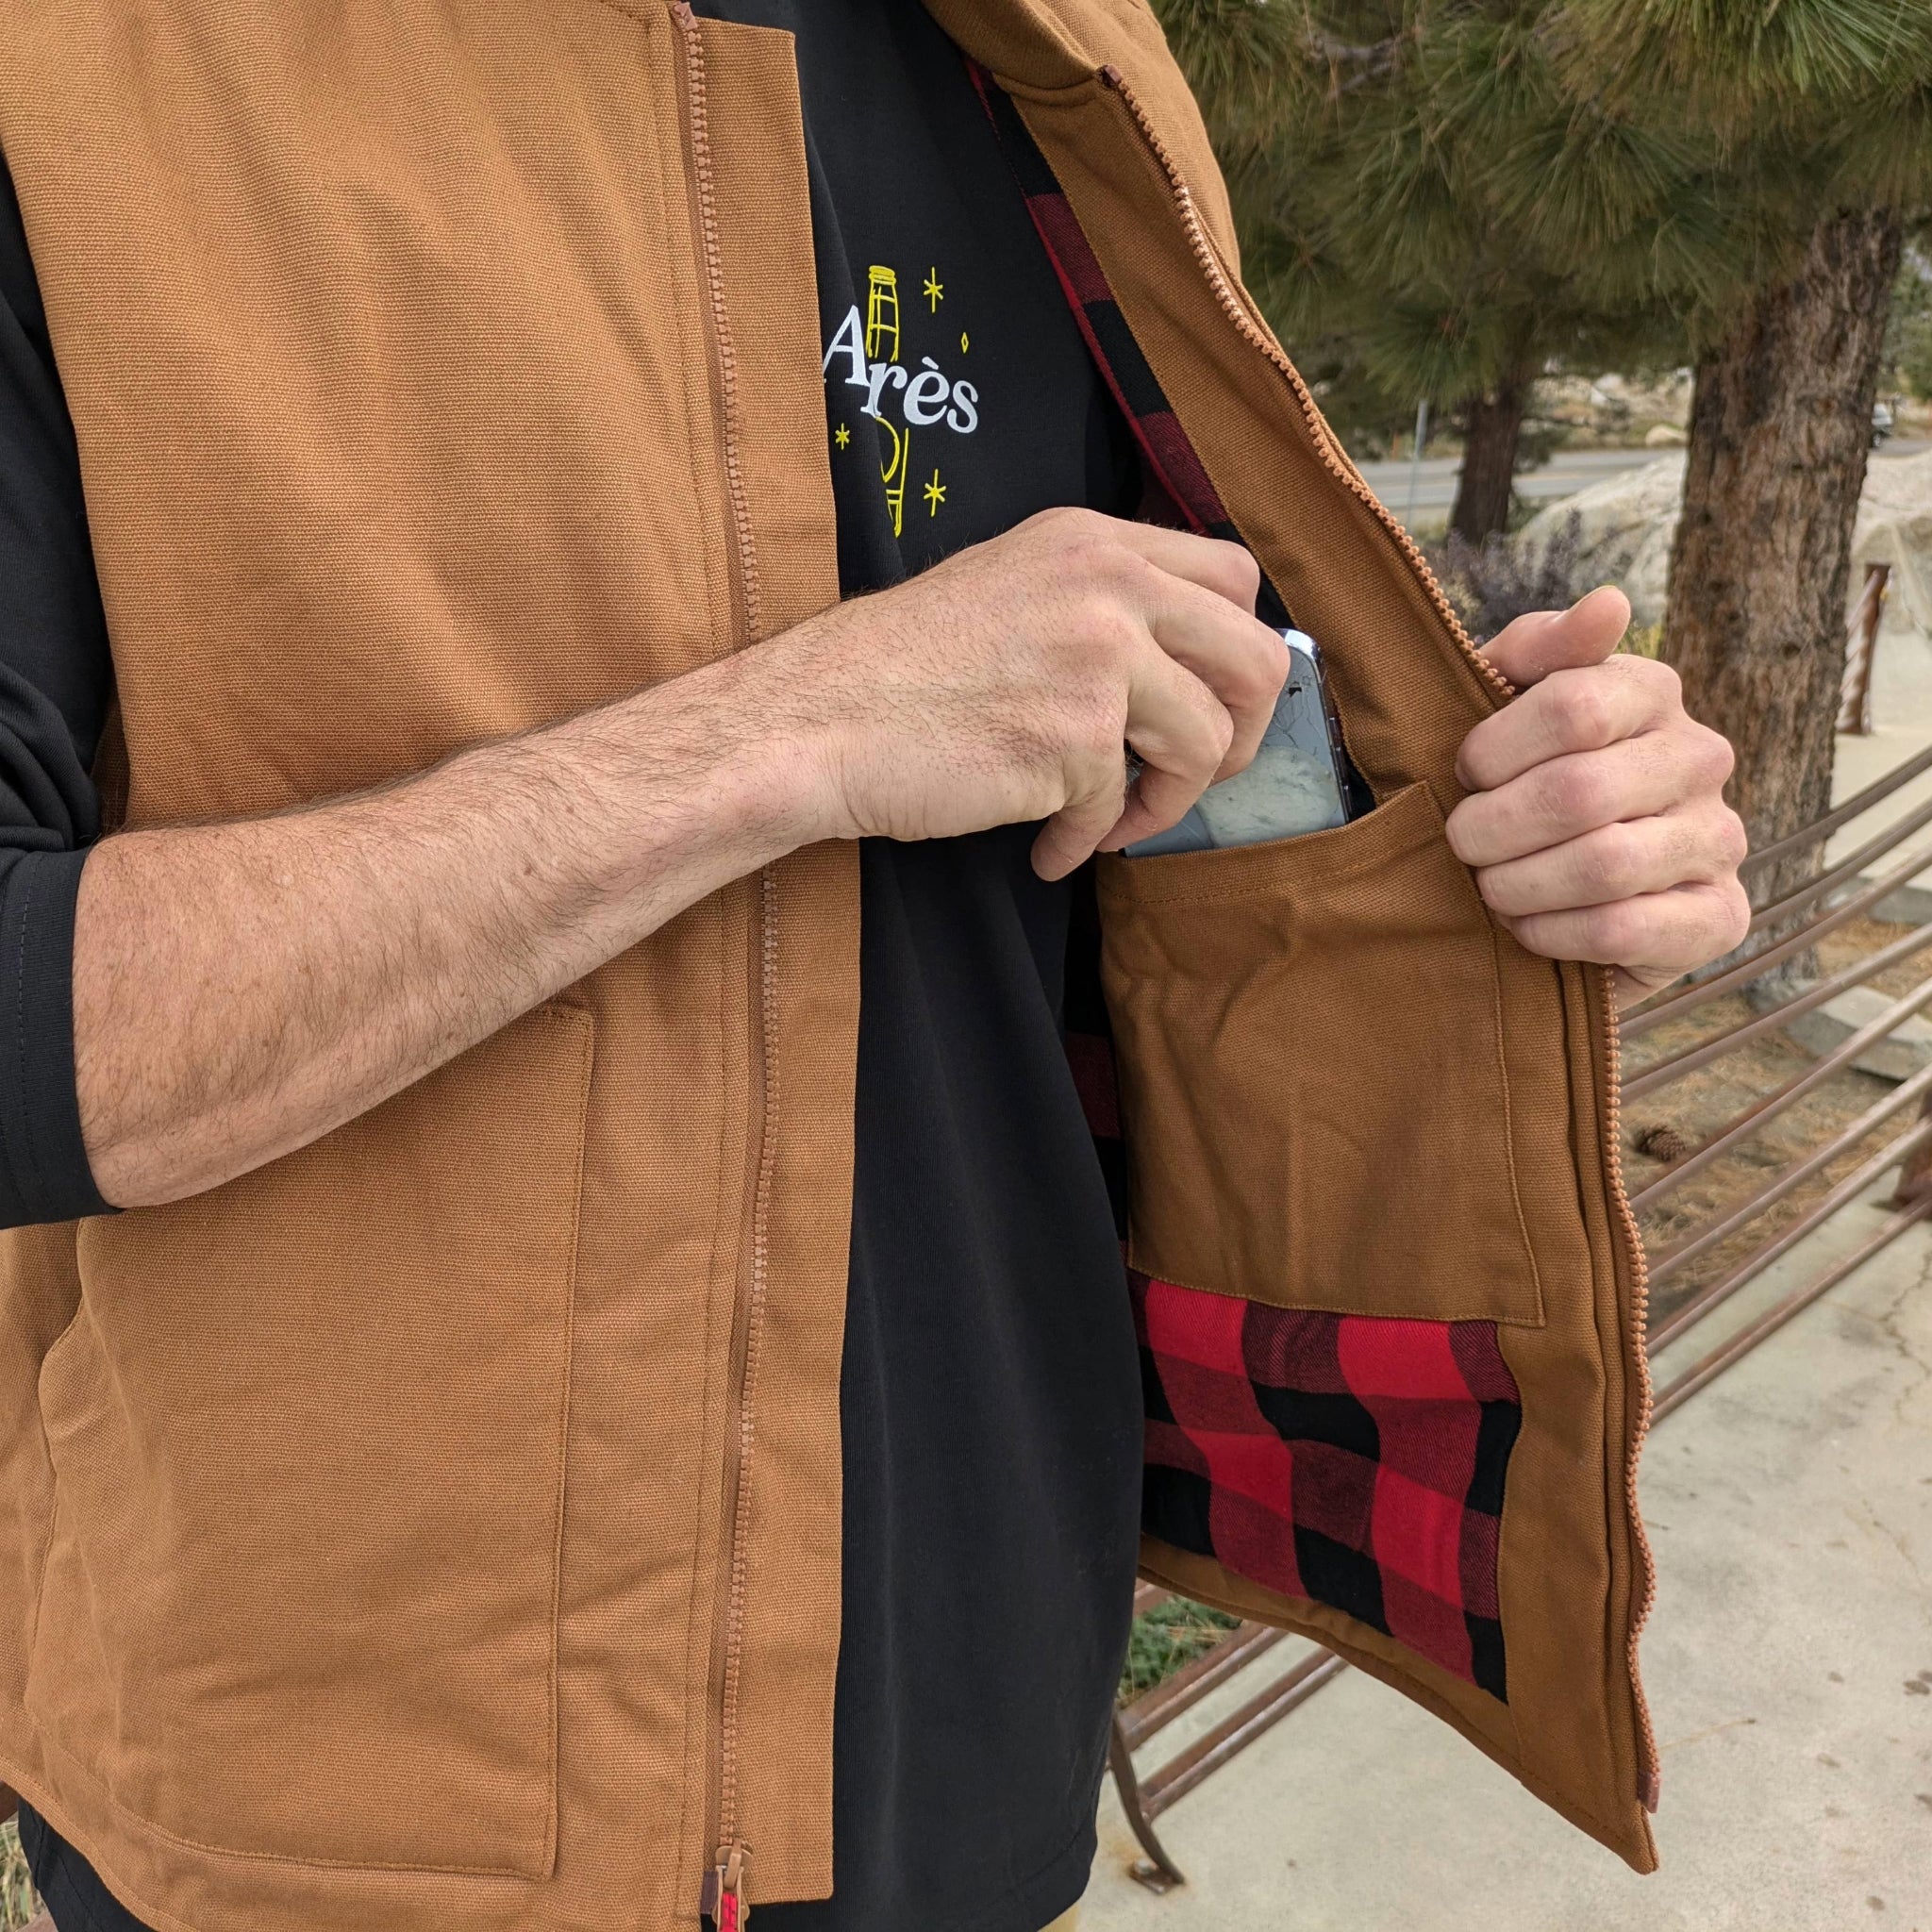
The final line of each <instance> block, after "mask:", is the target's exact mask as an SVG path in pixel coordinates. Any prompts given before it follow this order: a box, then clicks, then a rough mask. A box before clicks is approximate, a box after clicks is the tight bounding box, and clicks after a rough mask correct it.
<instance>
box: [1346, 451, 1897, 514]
mask: <svg viewBox="0 0 1932 1932" xmlns="http://www.w3.org/2000/svg"><path fill="white" fill-rule="evenodd" d="M1927 449H1932V442H1928V441H1925V440H1924V439H1923V438H1918V439H1914V438H1907V437H1899V438H1895V439H1894V440H1893V441H1890V442H1888V443H1887V444H1886V445H1885V446H1884V448H1883V449H1882V450H1880V451H1879V452H1878V454H1879V456H1880V457H1908V456H1921V455H1923V454H1924V452H1925V451H1926V450H1927ZM1662 454H1663V452H1662V451H1661V450H1655V449H1569V450H1558V451H1557V453H1556V455H1555V456H1553V457H1552V458H1550V460H1549V461H1548V462H1547V463H1545V464H1544V465H1543V466H1542V468H1541V469H1539V470H1525V471H1524V473H1523V474H1522V475H1520V476H1518V477H1517V479H1516V488H1517V490H1518V491H1519V492H1520V493H1521V494H1522V495H1524V496H1525V497H1527V498H1528V499H1529V501H1530V502H1532V503H1549V502H1553V501H1554V500H1555V499H1556V498H1557V497H1560V496H1574V495H1575V493H1576V492H1577V491H1579V490H1587V489H1588V488H1589V487H1590V486H1591V484H1592V483H1601V482H1602V481H1603V480H1604V478H1605V477H1606V476H1615V475H1619V474H1620V473H1622V472H1623V471H1624V470H1636V469H1641V468H1642V466H1643V465H1644V464H1645V463H1649V462H1654V461H1655V460H1656V459H1657V458H1658V457H1659V456H1661V455H1662ZM1461 467H1462V458H1460V457H1424V458H1423V461H1422V463H1421V465H1420V466H1419V468H1418V469H1417V471H1416V477H1415V503H1414V510H1415V514H1416V515H1417V516H1418V517H1420V518H1421V519H1422V521H1424V523H1426V522H1428V521H1430V514H1429V513H1430V512H1432V511H1441V512H1446V511H1447V510H1448V508H1449V506H1450V505H1451V504H1452V503H1454V502H1455V500H1456V477H1457V472H1458V471H1459V470H1460V469H1461ZM1409 472H1410V465H1409V463H1408V461H1407V459H1406V458H1398V459H1397V460H1396V461H1394V462H1380V463H1364V464H1363V465H1362V475H1364V476H1366V477H1367V478H1368V479H1369V483H1370V485H1371V487H1372V488H1373V489H1374V492H1375V494H1376V495H1377V496H1379V497H1380V498H1381V499H1382V501H1383V502H1384V503H1386V504H1387V505H1388V506H1389V507H1390V508H1391V509H1392V510H1393V511H1394V512H1395V513H1396V515H1397V516H1400V517H1407V513H1408V510H1409Z"/></svg>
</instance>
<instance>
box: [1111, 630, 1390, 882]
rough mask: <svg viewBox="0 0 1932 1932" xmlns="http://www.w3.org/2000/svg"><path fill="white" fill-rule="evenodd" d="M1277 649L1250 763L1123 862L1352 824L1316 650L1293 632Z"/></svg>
mask: <svg viewBox="0 0 1932 1932" xmlns="http://www.w3.org/2000/svg"><path fill="white" fill-rule="evenodd" d="M1281 641H1282V642H1283V644H1285V645H1286V646H1287V648H1288V680H1287V682H1286V683H1285V684H1283V686H1282V687H1281V695H1280V697H1279V698H1277V699H1276V700H1275V705H1274V717H1273V718H1271V719H1270V720H1269V722H1268V729H1267V730H1266V731H1265V732H1263V733H1262V734H1261V745H1260V749H1259V750H1258V751H1257V752H1256V754H1255V760H1254V763H1253V764H1251V765H1250V766H1249V767H1248V769H1247V770H1246V771H1245V772H1239V773H1237V774H1235V775H1234V776H1233V777H1232V778H1224V779H1223V780H1222V782H1221V783H1220V784H1219V785H1210V786H1209V787H1208V790H1207V791H1204V792H1202V794H1201V795H1200V797H1199V798H1198V799H1196V800H1195V801H1194V805H1193V808H1192V809H1191V810H1190V811H1189V813H1188V815H1187V817H1186V818H1184V819H1182V820H1181V822H1180V823H1179V824H1176V825H1170V826H1169V827H1168V828H1167V830H1166V831H1164V832H1157V833H1155V835H1154V836H1153V837H1152V838H1151V839H1141V840H1137V841H1135V842H1134V843H1133V844H1131V845H1129V846H1127V847H1126V848H1125V851H1126V854H1127V857H1128V858H1156V857H1158V856H1159V855H1161V854H1163V853H1169V852H1213V851H1217V850H1219V849H1220V848H1222V847H1224V846H1228V845H1259V844H1261V843H1263V842H1264V841H1267V840H1270V839H1292V838H1294V837H1296V836H1297V835H1298V834H1300V833H1303V832H1325V831H1327V830H1329V829H1330V828H1331V827H1332V826H1335V825H1342V824H1347V823H1348V821H1349V819H1350V818H1351V817H1352V816H1353V813H1352V812H1351V811H1350V808H1349V804H1350V793H1351V787H1350V785H1349V782H1348V755H1347V753H1346V752H1344V751H1343V750H1342V747H1341V724H1340V723H1339V721H1338V720H1337V718H1336V715H1335V707H1334V704H1333V703H1332V702H1331V701H1330V699H1329V696H1328V682H1327V679H1326V678H1324V676H1323V675H1322V650H1321V646H1320V645H1319V644H1317V643H1316V642H1315V641H1314V639H1313V638H1311V637H1309V636H1308V634H1307V632H1306V631H1300V630H1285V631H1283V632H1282V633H1281Z"/></svg>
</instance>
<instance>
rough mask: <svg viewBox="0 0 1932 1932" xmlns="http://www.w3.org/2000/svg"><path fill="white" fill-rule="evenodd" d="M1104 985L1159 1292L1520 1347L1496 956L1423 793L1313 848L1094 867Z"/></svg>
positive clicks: (1133, 1228) (1135, 1248) (1462, 870)
mask: <svg viewBox="0 0 1932 1932" xmlns="http://www.w3.org/2000/svg"><path fill="white" fill-rule="evenodd" d="M1100 893H1101V918H1102V928H1103V933H1104V956H1103V970H1104V973H1105V977H1106V984H1107V998H1108V1011H1109V1013H1110V1015H1111V1018H1112V1024H1113V1028H1114V1036H1115V1043H1116V1047H1117V1051H1118V1058H1119V1067H1120V1082H1121V1100H1122V1107H1123V1126H1124V1134H1125V1138H1126V1146H1127V1159H1128V1166H1129V1174H1130V1183H1129V1191H1128V1199H1129V1206H1130V1225H1129V1247H1128V1255H1129V1259H1130V1262H1131V1264H1132V1266H1133V1267H1134V1268H1136V1269H1137V1270H1140V1271H1141V1272H1142V1273H1144V1274H1148V1275H1150V1276H1152V1277H1153V1278H1155V1279H1157V1280H1161V1281H1168V1282H1173V1283H1174V1284H1176V1285H1178V1286H1181V1287H1184V1288H1194V1289H1203V1290H1208V1291H1213V1292H1216V1293H1221V1294H1230V1295H1237V1296H1240V1297H1241V1298H1243V1299H1245V1300H1250V1301H1257V1302H1265V1303H1269V1304H1272V1305H1274V1306H1275V1307H1296V1308H1321V1309H1326V1310H1331V1311H1333V1312H1336V1313H1339V1314H1345V1315H1375V1316H1392V1317H1406V1318H1410V1319H1416V1320H1424V1321H1433V1322H1454V1321H1468V1320H1486V1321H1496V1322H1506V1323H1513V1324H1525V1325H1537V1324H1541V1320H1542V1300H1541V1286H1540V1283H1539V1279H1538V1274H1537V1265H1536V1260H1535V1257H1534V1255H1533V1254H1532V1252H1531V1248H1530V1244H1529V1239H1528V1234H1527V1232H1526V1229H1525V1226H1524V1217H1523V1212H1522V1208H1521V1204H1520V1202H1519V1200H1518V1197H1517V1183H1516V1170H1515V1159H1514V1154H1513V1151H1512V1146H1511V1124H1510V1112H1509V1091H1508V1084H1507V1080H1506V1078H1505V1074H1504V1065H1503V1043H1502V1032H1501V1024H1502V1023H1501V1012H1500V1008H1501V990H1500V981H1499V975H1498V972H1497V948H1498V946H1499V945H1501V944H1503V943H1506V942H1507V941H1505V940H1504V938H1503V936H1502V935H1501V934H1500V933H1499V932H1498V930H1497V928H1496V927H1495V925H1494V924H1493V923H1492V922H1491V918H1490V915H1489V913H1488V910H1487V908H1485V907H1484V905H1483V903H1482V899H1481V896H1480V894H1479V893H1478V892H1477V891H1476V890H1475V883H1474V879H1473V878H1472V876H1471V874H1470V873H1469V871H1468V869H1467V868H1466V867H1465V866H1463V864H1462V863H1461V862H1460V860H1458V859H1457V858H1456V856H1455V855H1454V853H1452V852H1451V851H1450V850H1449V847H1448V843H1447V841H1446V840H1445V839H1444V837H1443V831H1442V815H1441V810H1440V808H1438V806H1437V804H1436V802H1435V799H1434V797H1433V796H1432V795H1431V793H1430V791H1429V790H1428V788H1427V786H1426V785H1422V784H1416V785H1411V786H1409V787H1408V788H1407V790H1405V791H1400V792H1398V793H1396V794H1395V795H1394V796H1393V797H1392V798H1391V799H1390V800H1388V802H1387V803H1385V804H1383V805H1381V806H1380V807H1378V808H1376V809H1375V810H1374V811H1373V812H1371V813H1369V814H1368V815H1367V816H1366V817H1364V818H1361V819H1357V820H1356V821H1355V822H1353V823H1352V824H1346V825H1342V826H1339V827H1337V828H1336V829H1335V830H1333V831H1328V832H1316V833H1312V834H1308V835H1307V836H1305V837H1302V838H1298V839H1288V840H1281V841H1275V842H1274V843H1272V844H1266V845H1250V846H1241V847H1235V848H1231V849H1228V850H1225V851H1219V852H1204V853H1185V854H1176V855H1173V856H1169V857H1163V858H1118V857H1109V858H1106V859H1104V860H1103V862H1102V865H1101V874H1100Z"/></svg>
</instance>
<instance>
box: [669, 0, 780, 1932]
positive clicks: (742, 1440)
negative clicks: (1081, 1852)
mask: <svg viewBox="0 0 1932 1932" xmlns="http://www.w3.org/2000/svg"><path fill="white" fill-rule="evenodd" d="M672 13H673V17H674V18H675V20H676V23H677V28H678V33H679V37H680V42H681V46H682V50H683V55H684V77H685V100H686V108H687V115H688V120H689V134H690V140H691V184H692V192H693V196H694V199H695V201H696V205H697V222H698V238H699V244H700V246H701V248H702V250H703V253H704V259H705V280H706V289H707V294H708V304H709V311H710V323H711V340H712V343H713V346H714V350H715V353H716V355H717V358H718V405H719V414H720V418H721V423H722V431H723V434H722V438H721V441H722V444H723V456H724V487H725V494H726V497H727V499H728V500H729V503H730V507H731V525H732V541H733V557H734V561H735V563H736V567H737V568H736V584H737V589H738V592H739V596H740V600H741V608H742V615H743V620H744V641H745V642H747V643H752V642H756V641H758V638H759V636H760V635H761V632H762V627H763V625H762V620H763V612H762V609H761V603H760V598H759V592H758V551H757V546H756V541H755V538H754V533H753V527H752V511H751V492H750V489H749V487H748V485H747V483H746V479H745V473H744V461H743V455H742V428H743V423H742V413H741V403H740V397H739V391H738V358H737V355H736V352H735V350H734V348H733V345H732V340H731V325H730V319H729V316H728V314H727V313H726V308H725V301H724V247H723V243H722V242H721V241H720V238H719V228H718V212H717V204H716V192H715V186H714V179H713V174H712V167H711V139H710V121H709V114H708V105H707V99H706V90H705V48H704V37H703V34H702V32H701V30H700V28H699V25H698V20H697V16H696V14H695V13H694V12H693V11H692V9H691V4H690V0H675V5H674V6H673V8H672ZM777 890H778V889H777V876H776V874H775V872H774V869H773V868H772V867H770V866H766V867H765V868H763V870H762V871H761V872H760V874H759V878H758V1072H759V1075H760V1082H761V1087H760V1104H759V1118H758V1165H757V1170H756V1174H755V1178H754V1180H753V1184H752V1203H751V1242H750V1246H751V1256H750V1269H749V1280H748V1282H747V1284H746V1287H745V1291H744V1299H743V1304H742V1307H741V1315H742V1318H743V1324H744V1327H743V1341H744V1352H743V1356H742V1358H741V1361H740V1363H739V1365H738V1374H737V1383H736V1387H735V1389H734V1391H733V1394H734V1398H735V1401H736V1428H735V1430H734V1432H733V1435H732V1438H731V1441H730V1450H731V1462H732V1465H733V1466H732V1467H731V1469H730V1474H729V1481H730V1483H731V1516H730V1523H729V1526H728V1530H727V1535H728V1539H729V1541H728V1544H727V1549H728V1561H727V1566H726V1575H725V1593H724V1659H723V1667H722V1670H721V1673H720V1689H719V1720H718V1725H719V1728H718V1840H719V1842H718V1851H717V1856H718V1861H719V1862H718V1866H717V1868H716V1874H715V1876H716V1881H717V1888H718V1889H717V1897H716V1912H717V1917H718V1922H719V1924H720V1925H721V1926H724V1925H725V1924H729V1925H730V1927H731V1932H738V1928H740V1927H741V1926H742V1925H743V1924H744V1922H745V1921H746V1920H747V1919H748V1918H749V1917H750V1902H749V1900H748V1898H747V1897H746V1895H745V1893H746V1886H745V1873H746V1868H747V1867H748V1865H749V1864H750V1861H751V1854H750V1848H749V1847H748V1846H746V1845H744V1844H743V1843H742V1842H741V1840H740V1839H739V1828H740V1826H739V1815H738V1812H739V1788H738V1763H739V1701H740V1695H741V1685H742V1682H743V1676H744V1612H745V1599H746V1596H747V1594H748V1591H749V1585H750V1561H751V1558H750V1541H751V1538H750V1531H751V1510H752V1484H751V1467H752V1457H753V1454H754V1452H755V1450H756V1448H757V1446H758V1421H757V1416H758V1363H759V1358H760V1356H761V1353H762V1343H763V1332H764V1307H765V1297H766V1283H767V1277H768V1274H769V1256H770V1246H771V1241H770V1232H771V1202H772V1182H773V1175H774V1168H775V1162H776V1156H775V1151H774V1150H775V1146H776V1139H777V1135H776V1128H777V1119H778V1064H777V1036H778V993H777V961H778V932H777V918H776V911H777Z"/></svg>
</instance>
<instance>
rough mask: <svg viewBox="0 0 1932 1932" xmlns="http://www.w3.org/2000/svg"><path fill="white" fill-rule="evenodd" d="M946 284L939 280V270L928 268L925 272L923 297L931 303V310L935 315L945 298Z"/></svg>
mask: <svg viewBox="0 0 1932 1932" xmlns="http://www.w3.org/2000/svg"><path fill="white" fill-rule="evenodd" d="M945 293H946V285H945V283H943V282H942V281H941V280H940V272H939V270H938V269H936V268H929V269H927V270H926V272H925V289H924V294H925V299H926V300H927V301H928V302H930V303H931V304H932V312H933V313H934V314H935V315H937V314H938V313H939V309H940V304H941V302H942V301H943V300H944V299H945Z"/></svg>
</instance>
